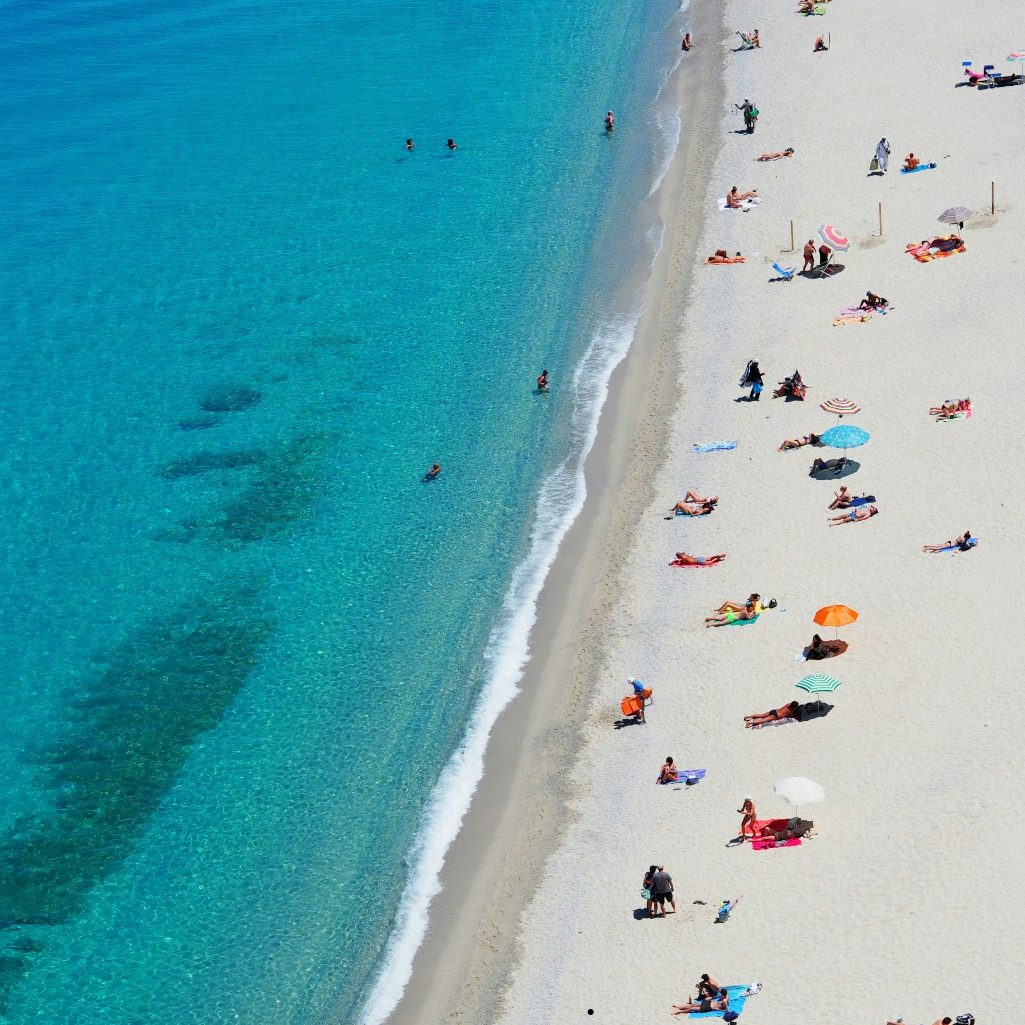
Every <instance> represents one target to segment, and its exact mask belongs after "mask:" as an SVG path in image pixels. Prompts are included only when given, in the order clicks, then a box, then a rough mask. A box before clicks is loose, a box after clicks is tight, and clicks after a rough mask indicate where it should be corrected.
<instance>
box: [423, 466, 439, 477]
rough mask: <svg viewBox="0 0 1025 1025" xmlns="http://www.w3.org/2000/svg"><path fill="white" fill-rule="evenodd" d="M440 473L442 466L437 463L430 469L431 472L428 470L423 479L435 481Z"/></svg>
mask: <svg viewBox="0 0 1025 1025" xmlns="http://www.w3.org/2000/svg"><path fill="white" fill-rule="evenodd" d="M439 473H441V464H440V463H435V464H434V465H433V466H432V467H431V468H430V469H429V470H428V471H427V472H426V473H425V474H424V478H423V479H424V480H434V478H435V477H437V476H438V474H439Z"/></svg>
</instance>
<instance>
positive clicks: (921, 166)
mask: <svg viewBox="0 0 1025 1025" xmlns="http://www.w3.org/2000/svg"><path fill="white" fill-rule="evenodd" d="M935 166H936V164H935V163H932V164H919V165H918V167H913V168H912V169H911V170H910V171H909V170H908V169H907V168H906V167H902V168H901V169H900V173H901V174H914V173H915V172H916V171H931V170H932V169H933V168H934V167H935Z"/></svg>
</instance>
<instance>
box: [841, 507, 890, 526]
mask: <svg viewBox="0 0 1025 1025" xmlns="http://www.w3.org/2000/svg"><path fill="white" fill-rule="evenodd" d="M878 512H879V510H878V509H877V508H876V507H875V506H874V505H870V506H868V508H866V507H865V506H860V507H859V508H857V509H849V510H848V511H847V512H845V513H844V514H843V515H842V516H830V517H829V519H830V523H829V525H830V526H831V527H842V526H843V525H844V524H845V523H856V522H857V521H858V520H868V519H871V518H872V517H873V516H875V515H876V513H878Z"/></svg>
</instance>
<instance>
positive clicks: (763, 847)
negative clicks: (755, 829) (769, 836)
mask: <svg viewBox="0 0 1025 1025" xmlns="http://www.w3.org/2000/svg"><path fill="white" fill-rule="evenodd" d="M800 846H801V841H800V840H798V839H797V838H796V837H794V838H793V839H790V840H755V841H754V843H752V844H751V847H752V848H753V849H754V850H756V851H768V850H772V849H773V848H774V847H800Z"/></svg>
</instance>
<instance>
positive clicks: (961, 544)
mask: <svg viewBox="0 0 1025 1025" xmlns="http://www.w3.org/2000/svg"><path fill="white" fill-rule="evenodd" d="M971 540H972V534H971V531H968V530H966V531H965V532H964V533H963V534H962V535H961V536H960V537H958V538H955V539H954V540H953V541H944V542H943V544H941V545H922V551H923V552H942V551H943V549H944V548H960V549H961V550H962V551H964V550H965V549H966V548H971V545H970V544H969V543H968V542H969V541H971Z"/></svg>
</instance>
